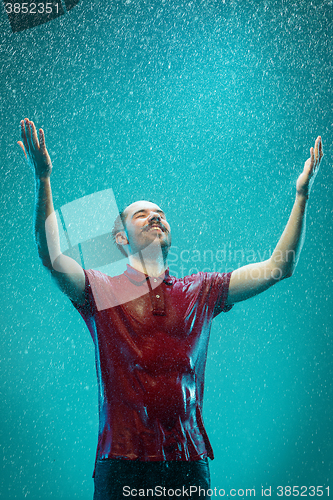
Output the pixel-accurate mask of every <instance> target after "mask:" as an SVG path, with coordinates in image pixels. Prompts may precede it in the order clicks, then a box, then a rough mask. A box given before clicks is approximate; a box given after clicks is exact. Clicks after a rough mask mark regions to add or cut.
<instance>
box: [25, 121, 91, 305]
mask: <svg viewBox="0 0 333 500" xmlns="http://www.w3.org/2000/svg"><path fill="white" fill-rule="evenodd" d="M21 137H22V141H19V142H18V144H19V146H20V147H21V149H22V150H23V153H24V155H25V158H26V160H27V162H28V164H29V165H30V166H31V168H32V170H33V172H34V176H35V188H36V193H35V213H34V234H35V241H36V245H37V250H38V255H39V258H40V259H41V261H42V263H43V265H44V267H46V269H48V270H49V271H50V273H51V276H52V277H53V279H54V280H55V282H56V283H57V285H58V286H59V288H60V290H62V291H63V292H64V293H65V294H66V295H67V296H68V297H69V298H70V299H71V300H73V301H74V302H76V303H78V304H80V305H82V304H83V303H84V300H85V297H84V289H85V276H84V272H83V269H82V267H81V266H80V265H79V264H78V263H77V262H76V261H75V260H74V259H71V258H70V257H67V256H66V255H63V254H62V253H61V250H60V240H59V230H58V224H57V219H56V214H55V211H54V207H53V200H52V191H51V182H50V176H51V171H52V163H51V159H50V157H49V154H48V152H47V149H46V146H45V137H44V132H43V130H42V129H40V130H39V141H38V138H37V132H36V128H35V125H34V124H33V122H32V121H30V120H28V119H27V118H26V119H25V120H24V121H23V120H22V121H21Z"/></svg>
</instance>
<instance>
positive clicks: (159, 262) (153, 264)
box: [128, 252, 168, 277]
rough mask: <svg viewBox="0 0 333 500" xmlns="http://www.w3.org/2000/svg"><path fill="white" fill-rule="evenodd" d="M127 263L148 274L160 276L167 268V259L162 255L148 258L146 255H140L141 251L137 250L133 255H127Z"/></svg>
mask: <svg viewBox="0 0 333 500" xmlns="http://www.w3.org/2000/svg"><path fill="white" fill-rule="evenodd" d="M128 260H129V263H130V265H131V266H132V267H134V269H136V270H137V271H139V272H141V273H144V274H148V276H155V277H157V276H161V274H163V273H164V271H165V270H166V269H167V267H168V265H167V261H166V258H165V259H164V258H163V257H162V256H160V258H157V259H156V258H155V259H154V258H149V257H147V256H146V255H142V252H138V253H137V254H135V255H129V257H128Z"/></svg>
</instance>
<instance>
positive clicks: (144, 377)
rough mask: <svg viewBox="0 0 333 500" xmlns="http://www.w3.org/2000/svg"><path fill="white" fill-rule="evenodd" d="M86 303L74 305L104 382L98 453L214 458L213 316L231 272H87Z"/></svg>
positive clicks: (127, 456) (221, 306) (153, 457)
mask: <svg viewBox="0 0 333 500" xmlns="http://www.w3.org/2000/svg"><path fill="white" fill-rule="evenodd" d="M85 276H86V302H85V304H84V306H81V307H80V306H78V305H76V304H74V306H75V307H76V308H77V310H78V311H79V312H80V314H81V316H82V317H83V319H84V321H85V322H86V324H87V326H88V328H89V331H90V333H91V336H92V338H93V341H94V344H95V354H96V370H97V378H98V386H99V436H98V446H97V456H96V458H99V459H103V458H124V459H129V460H145V461H160V460H199V459H201V458H204V457H206V456H209V457H210V458H213V450H212V448H211V445H210V442H209V440H208V437H207V434H206V431H205V429H204V426H203V422H202V416H201V412H202V400H203V389H204V370H205V364H206V356H207V348H208V340H209V333H210V328H211V322H212V319H213V318H214V317H215V316H216V315H217V314H219V313H220V312H221V311H227V310H229V309H230V308H231V307H230V306H229V307H225V301H226V298H227V295H228V288H229V281H230V276H231V273H216V272H213V273H205V272H199V273H198V274H193V275H191V276H187V277H185V278H182V279H177V278H175V277H173V276H170V275H169V270H166V271H165V273H163V275H162V276H160V277H159V278H151V277H149V276H147V275H145V274H143V273H141V272H139V271H136V270H135V269H134V268H133V267H131V266H129V265H128V266H127V271H125V272H124V273H123V274H122V275H120V276H115V277H113V278H111V277H110V276H107V275H106V274H104V273H102V272H100V271H93V270H87V271H85Z"/></svg>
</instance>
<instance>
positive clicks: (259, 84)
mask: <svg viewBox="0 0 333 500" xmlns="http://www.w3.org/2000/svg"><path fill="white" fill-rule="evenodd" d="M0 10H1V35H0V43H1V101H0V106H1V134H0V147H1V223H2V228H1V270H2V298H1V302H2V307H1V311H2V313H3V314H2V332H3V333H2V337H1V366H2V370H1V393H2V396H1V426H0V436H1V437H0V439H1V454H2V457H1V463H2V473H1V483H0V495H1V498H3V499H4V500H12V499H23V498H31V499H33V500H39V499H42V500H44V499H49V498H51V499H52V498H54V499H57V500H60V499H64V500H69V499H73V498H78V499H80V500H86V499H91V498H92V492H93V481H92V479H91V475H92V471H93V465H94V459H95V450H96V445H97V430H98V428H97V426H98V415H97V410H98V408H97V385H96V375H95V366H94V350H93V344H92V341H91V338H90V335H89V332H88V330H87V329H86V327H85V325H84V323H83V321H82V319H81V318H80V316H79V315H78V313H77V312H76V311H75V309H74V308H73V307H72V305H71V304H70V303H69V301H68V300H67V299H66V297H65V296H63V295H62V294H61V292H60V291H58V290H57V289H56V288H55V286H54V285H53V283H51V281H50V278H49V276H48V274H47V272H46V271H45V270H44V269H43V267H42V265H41V264H40V262H39V260H38V257H37V253H36V248H35V244H34V240H33V234H32V216H33V206H34V182H33V176H32V173H31V171H30V170H29V168H28V167H27V166H26V164H25V162H24V159H23V155H22V153H21V151H20V149H19V147H18V146H17V145H16V142H17V141H18V140H19V139H20V134H19V122H20V120H21V119H22V118H24V117H29V118H30V119H32V120H34V121H35V123H36V125H37V126H38V127H42V128H43V129H44V131H45V135H46V141H47V146H48V149H49V152H50V155H51V158H52V161H53V167H54V170H53V174H52V189H53V196H54V203H55V207H56V208H60V207H62V206H63V205H66V204H67V203H69V202H71V201H73V200H75V199H77V198H80V197H83V196H86V195H90V194H93V193H95V192H97V191H101V190H104V189H109V188H112V189H113V191H114V193H115V196H116V199H117V203H118V206H119V207H123V206H124V205H126V204H128V203H130V202H132V201H134V200H137V199H147V198H148V199H150V200H153V201H155V202H156V203H158V204H159V205H160V206H161V207H162V208H163V209H164V210H165V212H166V214H167V216H168V220H169V222H170V224H171V227H172V231H173V243H174V248H175V249H174V250H173V252H174V256H173V257H172V261H173V262H172V270H173V272H174V273H179V275H180V274H181V267H180V264H181V263H182V262H181V257H180V255H181V251H183V250H189V251H192V250H193V249H196V250H198V253H197V255H200V256H201V261H199V262H196V263H193V266H194V265H195V266H196V267H197V269H198V270H203V269H207V267H208V268H209V267H210V268H211V269H212V270H214V269H213V266H214V264H215V265H216V266H217V267H216V269H215V270H220V269H222V270H228V269H231V268H236V267H239V266H240V265H244V264H246V263H247V257H246V256H247V255H249V252H252V253H254V254H255V255H257V256H258V260H260V258H259V256H260V255H264V254H265V252H268V250H269V249H273V248H274V246H275V244H276V243H277V241H278V238H279V236H280V234H281V233H282V231H283V229H284V227H285V224H286V222H287V220H288V215H289V213H290V210H291V208H292V205H293V201H294V197H295V182H296V179H297V176H298V175H299V173H300V172H301V171H302V168H303V164H304V162H305V160H306V159H307V158H308V156H309V148H310V147H311V146H312V145H314V141H315V139H316V137H317V136H318V135H321V136H322V138H323V143H324V150H325V157H324V160H323V162H322V166H321V169H320V172H319V174H318V176H317V179H316V182H315V185H314V188H313V191H312V194H311V198H310V201H309V206H308V218H307V236H306V241H305V245H304V248H303V251H302V255H301V259H300V262H299V265H298V267H297V270H296V272H295V274H294V276H293V277H292V278H290V279H288V280H285V281H283V282H282V283H279V284H277V285H276V287H273V288H272V289H270V290H268V291H266V292H265V293H264V294H262V295H260V296H258V297H256V298H253V299H250V300H248V301H246V302H242V303H240V304H238V305H236V306H235V307H234V308H233V310H232V311H230V312H229V313H228V314H221V315H220V316H218V317H217V318H216V319H215V320H214V323H213V327H212V334H211V343H210V350H209V356H208V363H207V372H206V392H205V403H204V419H205V424H206V428H207V431H208V435H209V436H210V438H211V442H212V445H213V448H214V451H215V456H216V458H215V460H214V461H213V462H211V473H212V486H213V487H217V488H218V489H219V488H224V489H225V490H228V489H229V488H235V489H240V488H243V489H246V488H253V487H255V488H256V496H260V494H261V485H263V486H264V487H265V488H267V487H269V486H272V498H277V496H276V487H277V485H282V486H287V485H290V486H294V485H298V486H302V485H304V486H310V485H314V486H319V485H321V486H325V487H327V486H331V479H332V470H333V442H332V410H333V408H332V406H333V399H332V375H333V370H332V353H333V340H332V335H333V332H332V329H333V322H332V229H333V228H332V225H333V224H332V194H331V192H332V148H331V143H332V123H333V120H332V55H333V51H332V33H333V31H332V20H333V5H332V2H331V1H330V0H327V1H323V0H313V1H312V2H305V1H298V0H294V1H291V0H273V1H269V2H268V1H260V0H258V1H254V0H247V1H245V0H233V1H230V0H225V1H221V0H220V1H217V0H205V1H187V2H182V1H180V0H170V1H169V2H167V1H163V0H160V1H152V0H151V1H149V0H146V1H144V0H141V1H139V0H138V1H136V0H132V1H130V0H127V1H123V0H121V1H119V0H117V1H112V2H111V1H110V2H106V1H105V0H104V1H102V0H96V1H94V2H92V1H88V0H85V1H83V0H82V2H81V3H80V4H79V5H78V6H76V7H75V8H74V9H73V10H72V11H71V12H69V13H67V14H66V15H65V16H62V17H61V18H58V19H57V20H54V21H52V22H49V23H47V24H44V25H42V26H39V27H36V28H33V29H31V30H27V31H24V32H21V33H15V34H13V33H11V30H10V25H9V21H8V19H7V16H6V13H5V9H4V5H3V4H2V5H1V8H0ZM97 218H98V211H96V219H97ZM224 245H227V247H228V248H231V249H243V251H244V256H245V257H244V256H242V255H241V253H238V254H237V256H236V257H234V256H233V255H232V258H230V259H227V260H225V261H224V262H222V263H220V262H218V261H217V260H216V258H215V257H214V258H213V260H212V261H210V262H204V260H203V252H204V250H207V249H211V250H213V254H214V255H216V252H217V251H218V250H219V249H223V248H224ZM246 252H247V253H246ZM183 255H185V254H183ZM265 258H268V253H267V254H265ZM183 264H184V263H183ZM185 264H186V266H187V267H186V269H185V274H187V272H188V270H189V265H188V263H185ZM185 264H184V265H185ZM191 264H192V262H191ZM217 268H218V269H217ZM325 492H326V493H325V495H326V496H327V490H325ZM330 493H331V495H332V494H333V492H332V491H331V492H330Z"/></svg>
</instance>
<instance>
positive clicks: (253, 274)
mask: <svg viewBox="0 0 333 500" xmlns="http://www.w3.org/2000/svg"><path fill="white" fill-rule="evenodd" d="M322 157H323V146H322V140H321V137H318V138H317V140H316V143H315V147H314V148H311V149H310V158H309V159H308V160H307V161H306V162H305V165H304V170H303V172H302V174H301V175H300V176H299V178H298V179H297V183H296V200H295V203H294V206H293V209H292V211H291V214H290V217H289V220H288V223H287V225H286V227H285V230H284V231H283V233H282V236H281V238H280V240H279V242H278V244H277V246H276V248H275V250H274V252H273V253H272V255H271V257H270V258H269V259H268V260H265V261H262V262H258V263H255V264H249V265H247V266H244V267H241V268H239V269H237V270H235V271H233V273H232V275H231V279H230V286H229V293H228V299H227V304H233V303H235V302H240V301H242V300H246V299H248V298H250V297H253V296H254V295H257V294H259V293H261V292H263V291H264V290H267V288H269V287H271V286H272V285H274V284H275V283H277V282H278V281H280V280H282V279H284V278H288V277H289V276H291V275H292V274H293V271H294V269H295V267H296V264H297V261H298V258H299V254H300V251H301V248H302V245H303V241H304V236H305V216H306V205H307V201H308V199H309V195H310V190H311V187H312V184H313V181H314V179H315V176H316V175H317V172H318V169H319V165H320V162H321V159H322Z"/></svg>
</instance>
